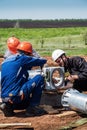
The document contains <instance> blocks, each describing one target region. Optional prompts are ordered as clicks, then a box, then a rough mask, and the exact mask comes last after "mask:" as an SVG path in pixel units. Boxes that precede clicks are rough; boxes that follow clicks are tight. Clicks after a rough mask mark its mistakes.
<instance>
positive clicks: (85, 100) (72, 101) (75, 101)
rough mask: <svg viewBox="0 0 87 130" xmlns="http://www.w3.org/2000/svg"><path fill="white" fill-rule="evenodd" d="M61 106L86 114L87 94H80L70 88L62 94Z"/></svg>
mask: <svg viewBox="0 0 87 130" xmlns="http://www.w3.org/2000/svg"><path fill="white" fill-rule="evenodd" d="M61 104H62V105H63V106H64V107H69V108H71V109H72V110H75V111H79V112H83V113H85V114H87V94H84V93H80V92H79V91H77V90H75V89H72V88H70V89H68V90H66V91H65V92H64V93H63V95H62V97H61Z"/></svg>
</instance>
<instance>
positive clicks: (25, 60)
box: [21, 55, 47, 68]
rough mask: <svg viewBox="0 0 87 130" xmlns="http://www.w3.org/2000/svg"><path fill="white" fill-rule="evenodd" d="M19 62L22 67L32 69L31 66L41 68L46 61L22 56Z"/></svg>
mask: <svg viewBox="0 0 87 130" xmlns="http://www.w3.org/2000/svg"><path fill="white" fill-rule="evenodd" d="M21 58H22V59H21V61H22V66H26V67H27V66H28V67H30V68H31V67H33V66H41V67H42V66H43V65H44V64H45V63H46V62H47V60H46V59H42V58H36V57H32V56H26V55H22V57H21Z"/></svg>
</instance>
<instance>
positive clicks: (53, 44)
mask: <svg viewBox="0 0 87 130" xmlns="http://www.w3.org/2000/svg"><path fill="white" fill-rule="evenodd" d="M86 34H87V27H77V28H34V29H22V28H8V29H7V28H0V53H1V54H4V53H5V50H6V49H7V44H6V41H7V39H8V38H9V37H11V36H15V37H17V38H19V39H20V41H29V42H31V43H32V45H33V47H34V48H35V49H36V50H37V51H38V52H39V53H40V55H41V56H51V53H52V51H53V50H55V49H63V50H65V51H66V53H67V54H68V55H69V56H71V55H87V49H86V48H87V45H85V40H84V36H85V38H86V37H87V35H86Z"/></svg>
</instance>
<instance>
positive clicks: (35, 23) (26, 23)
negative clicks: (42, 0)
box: [0, 19, 87, 28]
mask: <svg viewBox="0 0 87 130" xmlns="http://www.w3.org/2000/svg"><path fill="white" fill-rule="evenodd" d="M63 27H87V19H60V20H58V19H55V20H32V19H16V20H9V19H0V28H63Z"/></svg>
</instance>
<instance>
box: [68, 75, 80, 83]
mask: <svg viewBox="0 0 87 130" xmlns="http://www.w3.org/2000/svg"><path fill="white" fill-rule="evenodd" d="M66 79H68V80H70V81H71V82H74V81H75V80H76V79H78V75H69V76H68V77H66Z"/></svg>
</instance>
